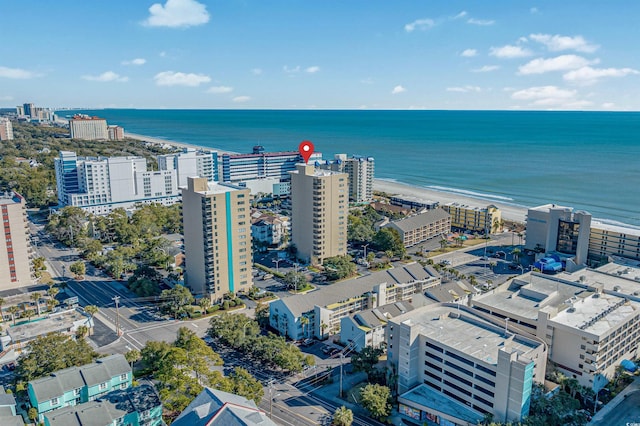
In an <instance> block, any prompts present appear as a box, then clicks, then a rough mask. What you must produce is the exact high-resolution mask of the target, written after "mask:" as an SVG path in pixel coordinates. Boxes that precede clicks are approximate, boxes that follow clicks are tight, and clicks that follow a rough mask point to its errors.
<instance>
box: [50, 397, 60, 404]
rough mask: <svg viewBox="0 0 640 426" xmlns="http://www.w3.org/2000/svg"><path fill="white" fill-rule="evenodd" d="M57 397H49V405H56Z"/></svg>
mask: <svg viewBox="0 0 640 426" xmlns="http://www.w3.org/2000/svg"><path fill="white" fill-rule="evenodd" d="M58 402H60V401H58V398H51V405H58Z"/></svg>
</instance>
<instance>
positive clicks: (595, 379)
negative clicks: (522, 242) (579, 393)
mask: <svg viewBox="0 0 640 426" xmlns="http://www.w3.org/2000/svg"><path fill="white" fill-rule="evenodd" d="M596 273H597V272H596ZM589 275H590V273H589V272H588V270H582V271H578V272H576V273H573V274H560V275H558V276H553V277H552V276H548V275H543V274H539V273H535V272H532V273H528V274H525V275H523V276H520V277H518V278H516V279H514V280H512V281H511V282H510V283H507V284H505V285H504V286H502V287H500V288H498V289H497V290H496V291H495V292H494V293H492V294H487V295H484V296H480V297H477V298H475V299H473V300H472V305H473V307H474V308H475V309H477V310H479V311H481V312H484V313H487V314H490V315H492V316H494V317H495V318H498V319H500V320H505V321H508V322H510V323H511V324H513V325H514V326H516V327H519V328H521V329H522V330H525V331H528V332H530V333H533V334H535V335H536V336H537V337H538V338H540V339H542V340H544V341H545V342H546V343H547V344H548V345H549V360H551V361H552V362H554V364H555V365H556V367H557V368H558V369H559V370H560V371H562V372H563V373H564V374H566V375H567V376H568V377H573V378H575V379H577V380H578V382H580V384H581V385H582V386H587V387H590V388H593V389H594V390H599V389H600V388H601V387H602V386H603V384H604V383H606V381H607V380H606V379H607V378H610V377H612V376H613V374H614V372H615V367H616V366H617V365H618V364H619V363H620V362H621V361H622V360H623V359H634V358H636V357H637V356H638V355H639V354H640V352H639V351H638V343H639V342H640V298H639V297H637V296H628V295H627V296H625V297H621V296H622V294H620V295H616V294H615V291H613V289H611V290H608V289H606V288H605V287H604V285H603V284H602V283H601V282H598V281H592V282H589ZM603 275H604V274H603ZM602 278H603V279H604V278H606V277H604V276H603V277H602ZM591 279H593V275H591ZM614 287H615V286H614ZM620 290H621V288H617V291H618V292H619V291H620ZM634 299H635V300H634Z"/></svg>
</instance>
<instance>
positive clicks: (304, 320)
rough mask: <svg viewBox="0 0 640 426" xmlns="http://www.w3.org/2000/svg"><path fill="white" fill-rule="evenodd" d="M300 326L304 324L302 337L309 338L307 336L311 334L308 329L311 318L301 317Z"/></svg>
mask: <svg viewBox="0 0 640 426" xmlns="http://www.w3.org/2000/svg"><path fill="white" fill-rule="evenodd" d="M300 324H302V335H303V336H305V337H308V336H307V334H308V332H309V328H308V325H309V318H307V317H305V316H302V317H300ZM305 325H306V326H307V333H306V334H305V332H304V326H305Z"/></svg>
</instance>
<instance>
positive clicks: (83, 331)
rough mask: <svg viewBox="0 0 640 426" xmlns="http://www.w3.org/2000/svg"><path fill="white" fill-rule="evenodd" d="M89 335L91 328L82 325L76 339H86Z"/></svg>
mask: <svg viewBox="0 0 640 426" xmlns="http://www.w3.org/2000/svg"><path fill="white" fill-rule="evenodd" d="M88 333H89V327H87V326H86V325H81V326H79V327H78V329H77V330H76V339H84V336H86V335H87V334H88Z"/></svg>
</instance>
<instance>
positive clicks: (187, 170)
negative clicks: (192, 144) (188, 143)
mask: <svg viewBox="0 0 640 426" xmlns="http://www.w3.org/2000/svg"><path fill="white" fill-rule="evenodd" d="M157 159H158V169H159V170H175V171H176V173H177V174H178V186H180V187H181V188H182V187H185V186H187V178H188V177H203V178H206V179H207V180H208V181H209V182H217V181H218V153H217V152H215V151H213V152H212V151H204V150H196V149H194V148H184V149H183V150H182V152H178V153H174V154H165V155H158V157H157Z"/></svg>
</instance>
